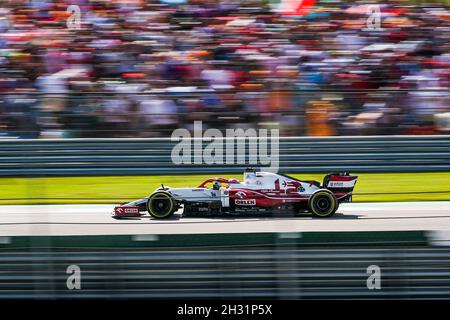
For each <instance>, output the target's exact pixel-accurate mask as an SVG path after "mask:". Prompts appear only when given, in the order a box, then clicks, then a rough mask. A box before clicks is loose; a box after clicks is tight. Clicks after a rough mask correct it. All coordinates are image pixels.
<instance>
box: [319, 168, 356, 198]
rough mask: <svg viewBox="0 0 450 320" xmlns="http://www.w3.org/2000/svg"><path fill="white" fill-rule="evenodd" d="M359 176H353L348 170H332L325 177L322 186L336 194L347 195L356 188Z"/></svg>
mask: <svg viewBox="0 0 450 320" xmlns="http://www.w3.org/2000/svg"><path fill="white" fill-rule="evenodd" d="M357 180H358V176H351V175H350V174H349V173H348V172H332V173H329V174H327V175H326V176H325V177H324V178H323V185H322V188H326V189H328V190H330V191H332V192H333V193H335V194H339V195H346V194H349V193H351V192H352V191H353V189H354V188H355V184H356V181H357Z"/></svg>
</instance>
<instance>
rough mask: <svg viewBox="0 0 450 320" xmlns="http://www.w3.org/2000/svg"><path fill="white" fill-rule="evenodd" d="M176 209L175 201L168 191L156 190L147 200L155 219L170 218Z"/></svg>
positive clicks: (149, 211) (148, 209) (149, 210)
mask: <svg viewBox="0 0 450 320" xmlns="http://www.w3.org/2000/svg"><path fill="white" fill-rule="evenodd" d="M175 210H176V205H175V201H174V199H173V198H172V197H171V196H170V194H168V193H166V192H155V193H154V194H152V195H151V196H150V197H149V198H148V200H147V211H148V213H149V214H150V215H151V216H152V217H153V218H155V219H167V218H170V217H171V216H172V215H173V213H174V212H175Z"/></svg>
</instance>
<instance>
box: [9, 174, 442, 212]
mask: <svg viewBox="0 0 450 320" xmlns="http://www.w3.org/2000/svg"><path fill="white" fill-rule="evenodd" d="M357 175H358V176H359V178H358V182H357V184H356V188H355V191H354V193H355V195H354V197H353V201H354V202H382V201H431V200H450V172H433V173H362V174H357ZM222 176H223V177H225V178H230V177H232V175H228V174H227V175H222ZM292 176H294V177H297V178H300V179H305V180H307V179H308V180H309V179H314V180H318V181H322V179H323V176H324V174H306V173H305V174H292ZM209 177H210V176H208V175H181V176H106V177H105V176H91V177H49V178H0V204H73V203H78V204H88V203H117V202H121V201H127V200H133V199H136V198H141V197H145V196H147V195H148V194H149V193H151V192H152V191H153V190H154V189H155V188H157V187H158V186H160V185H161V183H164V185H166V186H171V187H193V186H197V185H199V184H200V183H201V182H202V181H203V180H206V179H207V178H209ZM236 178H238V179H239V178H241V177H239V176H236Z"/></svg>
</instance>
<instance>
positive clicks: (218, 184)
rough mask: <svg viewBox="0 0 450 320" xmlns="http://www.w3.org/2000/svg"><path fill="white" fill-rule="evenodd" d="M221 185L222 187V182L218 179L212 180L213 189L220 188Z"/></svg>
mask: <svg viewBox="0 0 450 320" xmlns="http://www.w3.org/2000/svg"><path fill="white" fill-rule="evenodd" d="M221 187H222V184H221V183H220V182H219V181H216V182H214V184H213V190H220V188H221Z"/></svg>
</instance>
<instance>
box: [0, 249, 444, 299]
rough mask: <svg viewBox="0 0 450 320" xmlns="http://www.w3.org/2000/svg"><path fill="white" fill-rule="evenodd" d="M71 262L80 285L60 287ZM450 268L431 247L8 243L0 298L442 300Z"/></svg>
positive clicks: (0, 266)
mask: <svg viewBox="0 0 450 320" xmlns="http://www.w3.org/2000/svg"><path fill="white" fill-rule="evenodd" d="M70 265H77V266H78V267H79V268H80V270H81V279H80V280H81V281H80V283H81V289H80V290H69V289H68V288H67V286H66V281H67V278H68V277H69V275H68V274H67V273H66V270H67V268H68V266H70ZM371 265H376V266H379V267H380V270H381V274H380V275H381V280H380V288H379V289H373V288H372V289H369V288H368V286H367V279H368V278H369V275H370V274H368V272H367V268H368V267H369V266H371ZM449 270H450V249H448V248H435V247H418V248H414V247H409V248H408V247H406V248H405V247H404V248H382V247H381V248H380V247H379V248H355V247H353V248H346V247H338V248H315V249H305V248H299V247H289V246H288V247H279V248H277V247H273V248H267V247H257V248H252V249H248V248H244V249H233V248H230V249H223V248H215V249H214V248H212V249H198V248H197V249H196V248H191V249H184V250H179V249H178V250H164V251H161V250H155V249H153V250H151V249H150V250H149V249H146V250H137V249H134V250H127V251H124V250H115V251H106V250H95V249H90V250H74V251H61V250H58V251H48V250H35V251H34V252H29V251H20V250H14V251H3V252H1V253H0V299H30V298H38V299H52V298H58V299H65V298H127V299H129V298H159V299H160V298H233V299H236V298H272V299H276V298H284V299H289V298H291V299H293V298H295V299H308V298H321V299H342V298H349V299H373V298H374V299H379V298H409V299H411V298H425V299H426V298H435V299H436V298H447V299H448V298H450V271H449Z"/></svg>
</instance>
